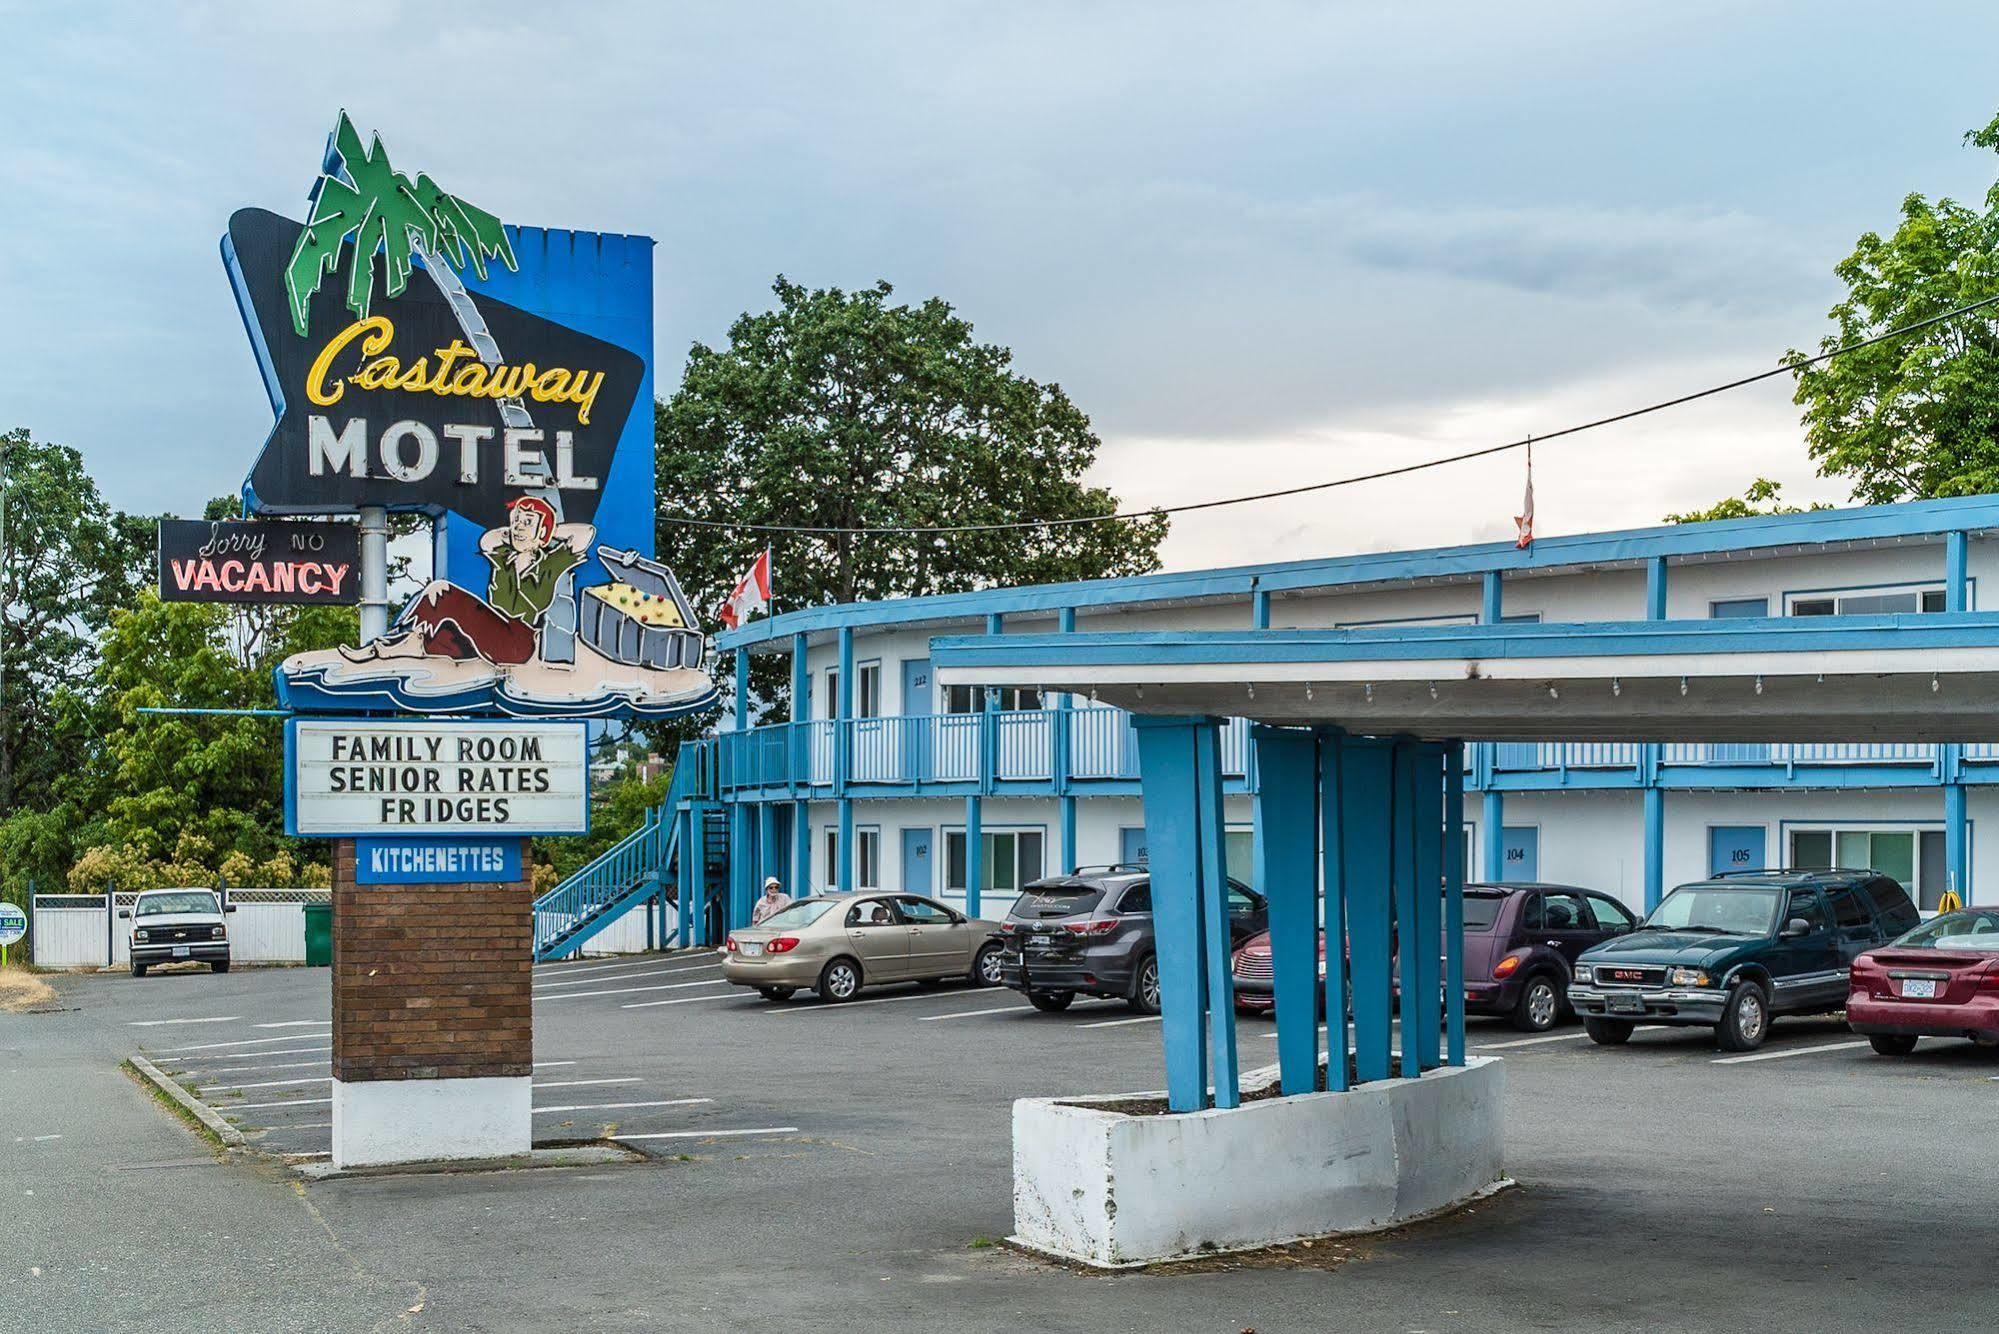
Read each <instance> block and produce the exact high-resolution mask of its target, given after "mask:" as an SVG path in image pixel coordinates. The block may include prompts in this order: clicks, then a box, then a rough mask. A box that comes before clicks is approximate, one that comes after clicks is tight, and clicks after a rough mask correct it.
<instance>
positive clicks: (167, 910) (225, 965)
mask: <svg viewBox="0 0 1999 1334" xmlns="http://www.w3.org/2000/svg"><path fill="white" fill-rule="evenodd" d="M235 911H236V905H235V904H233V903H230V904H224V903H222V902H220V901H219V899H218V898H217V896H216V893H215V891H214V890H212V889H149V890H147V891H145V892H144V893H143V894H141V895H139V897H138V900H137V901H136V902H134V903H133V904H132V906H131V907H129V908H121V909H119V910H118V916H119V917H121V918H129V919H130V920H131V923H132V976H134V977H144V976H145V975H146V969H147V967H148V966H150V965H152V964H156V963H178V962H180V961H181V960H183V959H192V960H194V961H196V962H197V963H205V964H207V965H208V966H209V967H210V968H212V969H214V970H215V971H216V972H218V973H226V972H228V971H229V926H228V924H227V923H226V922H224V921H223V914H224V913H232V912H235Z"/></svg>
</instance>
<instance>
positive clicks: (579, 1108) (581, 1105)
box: [534, 1098, 715, 1116]
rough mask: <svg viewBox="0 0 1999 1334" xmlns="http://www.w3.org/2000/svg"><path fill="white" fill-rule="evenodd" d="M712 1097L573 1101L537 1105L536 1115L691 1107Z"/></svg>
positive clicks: (710, 1099) (708, 1100) (710, 1100)
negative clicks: (550, 1105) (559, 1104)
mask: <svg viewBox="0 0 1999 1334" xmlns="http://www.w3.org/2000/svg"><path fill="white" fill-rule="evenodd" d="M713 1101H715V1100H714V1099H713V1098H663V1099H661V1100H660V1101H658V1102H573V1103H570V1104H568V1105H567V1106H563V1107H537V1108H535V1109H534V1114H535V1115H536V1116H542V1115H545V1114H546V1113H549V1112H617V1111H623V1110H625V1109H626V1108H630V1107H692V1106H694V1105H695V1104H696V1103H702V1102H713Z"/></svg>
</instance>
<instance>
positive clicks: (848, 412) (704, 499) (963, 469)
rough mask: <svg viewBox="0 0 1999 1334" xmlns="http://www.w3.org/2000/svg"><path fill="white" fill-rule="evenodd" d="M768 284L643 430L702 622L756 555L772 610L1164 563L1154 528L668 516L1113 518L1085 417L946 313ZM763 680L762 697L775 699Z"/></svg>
mask: <svg viewBox="0 0 1999 1334" xmlns="http://www.w3.org/2000/svg"><path fill="white" fill-rule="evenodd" d="M772 291H773V292H775V293H776V296H777V306H776V308H775V309H773V310H769V311H765V312H762V313H752V314H746V315H743V316H742V317H740V318H739V319H737V320H736V321H735V323H734V324H733V325H731V326H730V329H729V343H728V346H726V347H723V348H720V349H717V348H711V347H708V346H706V345H704V344H701V343H696V344H695V345H694V347H693V349H692V350H691V351H690V352H689V354H688V362H687V369H686V373H685V375H684V376H683V377H682V380H681V384H680V387H679V389H677V390H676V391H675V392H674V394H673V397H672V398H670V399H668V400H667V401H666V402H664V403H662V404H660V405H659V407H658V410H657V413H656V417H655V433H656V439H657V445H658V475H659V490H660V501H659V507H660V515H661V521H660V524H659V551H660V554H661V557H662V559H664V560H665V561H667V562H668V563H669V564H670V565H672V566H673V568H674V569H675V570H676V571H677V572H678V573H679V575H680V577H681V579H682V582H683V583H684V585H685V586H686V588H687V590H688V594H689V596H690V597H692V598H693V599H694V600H695V604H696V607H697V609H698V610H699V611H700V612H701V614H702V615H703V616H704V617H705V616H708V615H710V614H711V613H712V611H713V609H714V608H715V607H716V606H717V605H718V604H719V603H720V602H721V601H722V600H723V599H724V598H725V597H727V595H728V593H729V591H730V589H731V588H732V587H733V586H734V581H735V579H736V577H737V576H738V575H740V574H741V572H742V571H743V570H744V568H746V567H747V566H748V565H749V563H750V562H751V561H752V560H753V559H754V558H755V556H756V553H757V552H758V551H760V550H761V549H762V548H763V547H764V546H765V545H766V543H767V542H768V543H769V544H770V545H772V546H773V547H774V548H775V551H774V567H775V583H776V591H777V595H778V598H779V600H780V609H795V608H798V607H801V606H811V605H817V604H823V603H834V602H853V601H856V600H860V599H874V598H893V597H918V596H921V595H923V594H926V593H942V592H956V591H961V590H968V589H976V588H989V587H993V586H996V585H1006V584H1031V583H1045V582H1049V581H1057V580H1066V579H1091V578H1099V577H1104V576H1111V575H1129V574H1141V573H1145V572H1147V571H1150V570H1154V569H1157V568H1158V565H1159V555H1158V552H1159V543H1160V542H1161V541H1162V540H1163V539H1164V538H1165V536H1166V528H1167V519H1166V516H1164V515H1152V516H1149V517H1147V518H1144V519H1140V520H1136V521H1132V522H1123V523H1099V524H1075V525H1069V526H1064V527H1057V528H1038V529H1017V530H1010V531H997V532H983V533H949V534H939V533H870V534H868V535H866V536H852V535H807V534H786V535H780V536H776V537H774V538H772V537H768V536H767V535H765V534H762V533H758V532H754V531H749V530H746V529H743V528H740V527H735V528H710V527H696V526H690V525H686V524H681V523H675V522H672V521H671V520H672V519H673V518H676V517H684V518H694V519H703V520H708V521H710V522H713V523H719V524H734V525H740V524H777V525H789V526H802V527H820V528H872V529H882V528H893V527H922V526H926V525H945V524H979V523H1006V522H1013V521H1018V520H1023V519H1060V518H1071V517H1077V516H1082V515H1090V514H1101V513H1106V512H1109V511H1112V510H1115V509H1117V508H1118V502H1117V497H1116V496H1115V495H1113V494H1112V493H1111V492H1110V491H1109V490H1108V489H1107V488H1104V487H1094V486H1090V485H1088V484H1086V483H1085V482H1084V481H1083V474H1084V473H1085V472H1086V471H1087V470H1088V469H1089V467H1090V465H1091V464H1092V463H1093V462H1095V460H1096V457H1097V451H1098V448H1099V447H1100V444H1101V442H1100V441H1099V440H1098V438H1097V435H1096V433H1095V432H1094V431H1093V430H1092V429H1091V428H1090V419H1089V418H1088V417H1087V416H1086V415H1084V413H1083V411H1082V409H1080V408H1078V407H1077V406H1076V405H1075V404H1074V403H1073V402H1071V401H1070V399H1069V396H1068V395H1067V394H1065V393H1064V392H1063V391H1062V388H1061V386H1060V385H1056V384H1042V383H1039V382H1037V381H1034V380H1031V379H1028V378H1027V377H1026V376H1023V375H1021V374H1019V373H1018V372H1017V371H1015V370H1014V368H1013V364H1012V362H1013V354H1012V353H1011V352H1009V351H1008V350H1007V349H1006V348H1003V347H999V346H996V345H994V344H991V343H981V342H978V341H977V340H976V339H975V338H974V336H973V331H972V325H971V324H970V322H968V321H967V320H965V319H964V318H962V317H961V316H959V315H958V314H957V313H956V312H955V311H953V309H952V308H951V307H950V306H949V305H948V304H946V303H945V302H943V301H941V300H938V299H936V298H931V299H930V300H927V301H924V302H922V303H920V304H917V305H906V304H894V303H892V302H891V301H890V297H891V295H892V294H893V291H894V289H893V288H892V287H890V286H889V284H888V283H886V282H881V283H877V284H876V285H875V286H873V287H871V288H867V289H865V290H862V291H856V292H845V291H841V290H840V289H838V288H827V289H824V290H817V291H814V290H808V289H807V288H805V287H803V286H800V285H799V284H797V283H794V282H791V281H789V280H787V279H786V278H784V277H782V276H780V277H779V278H778V279H777V281H776V282H775V284H773V286H772ZM765 670H772V671H779V672H781V670H782V668H781V667H778V666H776V665H775V664H772V665H769V666H766V667H765ZM775 686H776V681H775V680H774V679H773V680H772V681H769V682H765V681H762V680H759V682H758V685H757V687H756V690H757V693H758V695H759V696H761V697H762V698H765V699H771V698H774V697H775V695H776V694H777V693H778V692H777V691H776V689H775Z"/></svg>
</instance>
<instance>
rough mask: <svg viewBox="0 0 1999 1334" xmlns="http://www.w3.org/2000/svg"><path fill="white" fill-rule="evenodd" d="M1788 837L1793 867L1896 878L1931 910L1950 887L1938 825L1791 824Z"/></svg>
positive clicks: (1918, 900)
mask: <svg viewBox="0 0 1999 1334" xmlns="http://www.w3.org/2000/svg"><path fill="white" fill-rule="evenodd" d="M1790 841H1791V859H1790V864H1791V865H1792V866H1795V867H1797V868H1799V869H1800V870H1814V869H1821V868H1827V867H1834V866H1837V867H1841V868H1843V869H1846V870H1873V871H1879V872H1880V873H1881V874H1882V875H1885V876H1889V877H1891V878H1892V879H1894V880H1896V881H1898V882H1900V884H1901V886H1902V888H1904V889H1906V890H1908V891H1909V897H1910V898H1912V899H1914V900H1915V901H1916V903H1917V904H1918V905H1919V906H1921V907H1922V908H1923V909H1924V910H1926V911H1934V910H1935V908H1936V906H1937V903H1938V902H1939V901H1940V900H1941V899H1942V898H1943V892H1944V890H1945V889H1946V888H1948V886H1947V885H1946V884H1945V883H1944V882H1945V879H1946V873H1945V870H1944V845H1943V830H1942V829H1941V828H1934V829H1923V828H1911V827H1909V826H1907V825H1903V826H1899V827H1896V828H1867V827H1865V826H1853V825H1843V826H1834V827H1823V828H1812V827H1804V828H1796V827H1794V828H1792V829H1791V831H1790Z"/></svg>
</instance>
